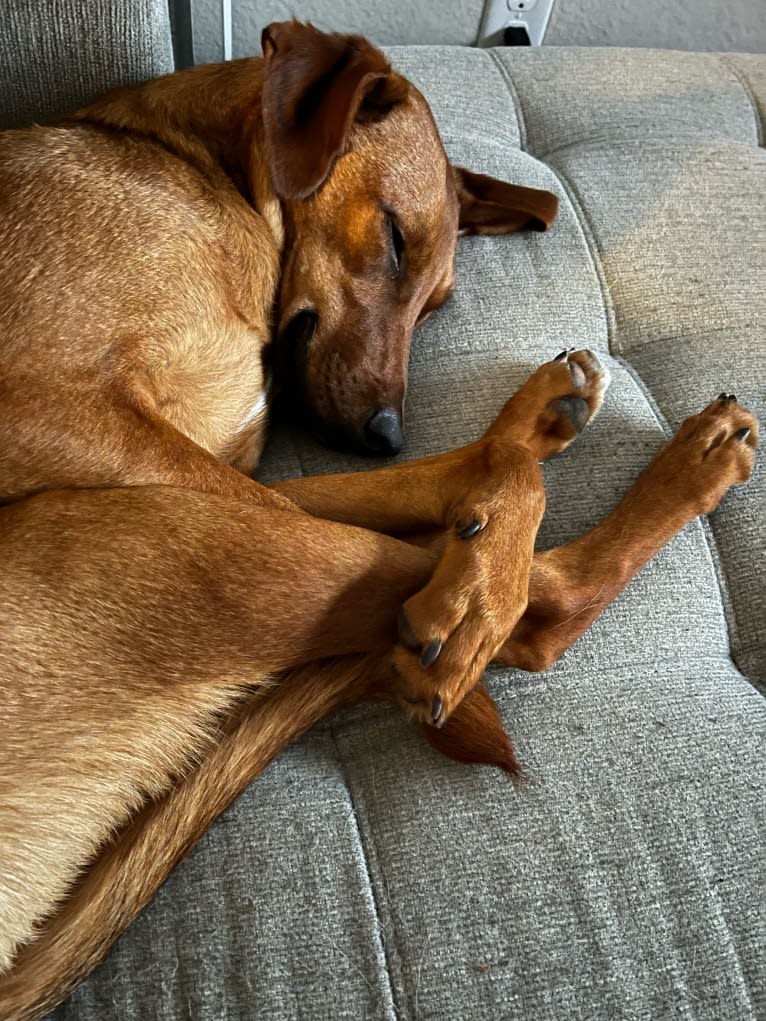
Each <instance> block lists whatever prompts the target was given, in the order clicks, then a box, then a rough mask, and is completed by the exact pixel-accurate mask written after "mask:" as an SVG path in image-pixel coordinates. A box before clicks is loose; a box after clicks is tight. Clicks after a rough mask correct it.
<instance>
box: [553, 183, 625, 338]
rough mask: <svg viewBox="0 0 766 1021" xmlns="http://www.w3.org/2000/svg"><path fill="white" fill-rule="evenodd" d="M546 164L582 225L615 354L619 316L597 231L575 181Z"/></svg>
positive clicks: (607, 336) (607, 330)
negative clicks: (586, 210) (575, 185)
mask: <svg viewBox="0 0 766 1021" xmlns="http://www.w3.org/2000/svg"><path fill="white" fill-rule="evenodd" d="M546 166H548V167H549V168H550V170H551V171H552V173H553V174H554V175H555V177H556V179H557V180H558V182H559V183H560V184H561V187H562V188H563V189H564V192H565V193H566V196H567V198H568V199H569V203H570V205H571V207H572V210H573V212H574V214H575V218H576V220H577V223H578V225H579V227H580V232H581V234H582V237H583V240H584V242H585V249H586V251H587V253H588V258H589V259H590V263H591V266H592V267H593V271H594V273H595V274H596V279H597V280H598V283H599V288H600V290H601V301H602V304H603V306H604V314H605V317H606V341H607V349H608V351H609V353H610V354H611V355H614V354H615V352H618V351H619V344H618V343H617V317H616V313H615V308H614V302H613V301H612V293H611V291H610V289H609V284H608V282H607V279H606V272H605V270H604V260H603V258H602V255H601V250H600V248H599V245H598V240H597V238H596V234H595V231H594V230H593V227H592V225H591V222H590V219H589V218H588V215H587V214H586V212H585V208H584V206H583V204H582V202H581V201H580V196H579V195H578V194H577V190H576V188H575V187H574V185H573V183H572V182H571V181H570V180H569V179H568V178H567V177H566V176H565V175H564V174H562V173H561V171H560V170H558V169H557V168H556V167H554V166H552V165H551V164H550V163H547V164H546Z"/></svg>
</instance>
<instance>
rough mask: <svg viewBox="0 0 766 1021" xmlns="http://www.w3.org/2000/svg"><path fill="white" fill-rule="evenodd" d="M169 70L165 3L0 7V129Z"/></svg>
mask: <svg viewBox="0 0 766 1021" xmlns="http://www.w3.org/2000/svg"><path fill="white" fill-rule="evenodd" d="M172 70H173V54H172V47H171V42H170V27H169V21H168V8H167V2H166V0H131V2H130V3H123V2H122V0H65V2H62V0H4V2H3V3H2V4H0V128H11V127H19V126H21V125H23V124H27V123H30V122H32V121H38V122H39V121H43V120H49V119H52V118H53V117H55V116H57V115H59V114H65V113H68V112H70V111H71V110H73V109H74V108H75V107H77V106H81V105H82V104H83V103H85V102H87V101H88V100H89V99H93V98H94V97H95V96H97V95H98V94H99V93H101V92H105V91H106V90H107V89H110V88H113V87H115V86H117V85H129V84H131V83H133V82H140V81H143V80H145V79H146V78H154V77H157V76H158V75H161V74H168V73H169V72H170V71H172Z"/></svg>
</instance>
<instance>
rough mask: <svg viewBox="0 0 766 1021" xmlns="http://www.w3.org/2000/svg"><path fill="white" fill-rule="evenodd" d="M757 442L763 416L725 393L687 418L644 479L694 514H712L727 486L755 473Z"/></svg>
mask: <svg viewBox="0 0 766 1021" xmlns="http://www.w3.org/2000/svg"><path fill="white" fill-rule="evenodd" d="M757 446H758V419H757V418H756V417H755V415H753V414H752V413H751V412H750V411H748V410H747V409H746V408H743V407H742V405H741V404H739V402H738V401H737V398H736V397H735V396H734V394H726V393H722V394H720V395H719V397H718V398H717V399H716V400H715V401H713V403H712V404H709V405H708V406H707V407H706V408H704V409H703V410H702V411H701V412H700V413H699V414H698V415H692V416H691V417H690V418H687V419H686V420H685V421H684V422H683V423H682V425H681V428H680V429H679V430H678V432H677V433H676V435H675V436H674V437H673V438H672V439H671V440H670V441H669V442H668V443H666V444H665V446H664V447H663V448H662V449H661V450H660V452H659V453H658V454H657V456H656V457H655V459H654V460H653V461H652V463H651V464H650V465H649V467H648V468H647V469H646V470H645V471H644V472H643V474H642V476H641V480H640V481H641V483H642V485H643V486H649V487H651V488H652V490H653V491H655V492H656V493H657V494H660V493H663V494H668V495H672V499H673V500H674V501H675V503H677V504H678V505H679V506H680V507H689V506H691V508H692V510H693V513H694V514H708V513H710V511H712V510H714V509H715V508H716V507H717V506H718V504H719V503H720V502H721V499H722V498H723V496H724V495H725V493H726V492H727V490H729V489H730V488H731V487H732V486H736V485H740V484H742V483H743V482H747V480H748V479H749V478H750V476H751V475H752V473H753V468H754V466H755V452H756V448H757Z"/></svg>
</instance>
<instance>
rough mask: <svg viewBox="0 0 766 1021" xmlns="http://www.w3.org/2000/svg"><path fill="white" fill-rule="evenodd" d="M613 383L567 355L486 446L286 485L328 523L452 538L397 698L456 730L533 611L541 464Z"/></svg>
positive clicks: (412, 604) (405, 658)
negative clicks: (463, 705)
mask: <svg viewBox="0 0 766 1021" xmlns="http://www.w3.org/2000/svg"><path fill="white" fill-rule="evenodd" d="M607 383H608V375H607V373H606V372H605V371H604V370H603V368H602V366H601V365H600V363H599V361H598V359H597V358H596V357H595V355H593V354H592V353H591V352H589V351H579V352H562V353H561V355H559V356H558V357H557V358H555V359H554V360H553V361H552V362H548V363H546V364H545V365H543V366H542V367H541V368H540V369H538V370H537V371H536V372H535V373H533V375H532V376H531V377H530V378H529V379H528V380H527V381H526V383H525V384H524V385H523V386H522V387H521V388H520V389H519V390H518V391H517V393H515V394H514V395H513V397H511V399H510V400H509V401H508V403H507V404H506V406H505V407H504V408H503V410H502V411H501V413H500V414H499V415H498V417H497V418H496V419H495V421H494V422H493V423H492V425H491V426H490V428H489V429H488V430H487V432H486V434H485V435H484V437H483V438H482V439H481V440H479V441H478V442H476V443H473V444H469V445H468V446H467V447H463V448H461V449H459V450H456V451H452V452H450V453H448V454H444V455H440V456H438V457H432V458H426V459H424V460H421V461H414V462H411V463H409V464H405V465H397V466H394V467H389V468H384V469H380V470H378V471H373V472H364V473H356V474H353V475H343V476H339V475H336V476H323V477H320V478H314V479H294V480H289V481H287V482H282V483H279V484H277V485H276V486H275V487H274V488H275V489H276V490H277V491H278V492H279V493H281V494H282V495H285V496H288V497H289V498H290V499H292V500H294V501H295V502H296V503H297V504H299V505H300V506H301V507H303V508H304V509H305V510H307V511H308V512H309V513H311V514H314V515H316V516H320V517H328V518H332V519H334V520H339V521H343V522H348V523H354V524H359V525H363V526H364V527H366V528H370V529H374V530H376V531H381V532H386V533H394V534H398V535H408V534H411V533H413V532H419V531H422V530H423V529H428V528H431V529H434V528H435V529H439V530H440V531H441V532H442V533H443V535H442V539H441V559H440V561H439V563H438V564H437V566H436V568H435V571H434V573H433V575H432V577H431V579H430V581H429V582H428V584H427V585H426V586H425V587H424V588H423V589H422V590H421V591H419V592H418V593H417V594H416V595H414V596H412V597H411V598H410V599H408V600H407V602H406V603H405V604H404V607H403V610H402V614H401V615H400V627H399V634H400V639H401V645H400V646H398V647H397V649H396V650H395V652H394V670H395V673H396V676H397V678H398V680H397V682H396V683H395V684H394V690H395V691H397V692H398V694H399V696H400V697H401V699H402V700H403V701H404V702H406V703H408V704H409V705H411V706H413V707H414V708H413V712H414V713H416V714H417V715H418V716H420V717H421V718H423V719H428V720H429V721H431V722H434V723H437V724H440V723H443V722H444V720H445V719H446V718H447V717H448V715H449V714H450V712H451V711H452V710H453V709H454V708H455V707H456V706H457V705H458V704H459V703H460V701H461V700H462V698H463V697H464V695H465V694H466V693H467V692H468V691H470V690H471V689H472V688H473V687H474V685H475V684H476V683H477V681H478V680H479V677H480V676H481V673H482V671H483V669H484V667H485V666H486V664H487V662H488V661H489V660H490V659H492V658H493V656H495V654H496V653H497V651H498V649H499V648H500V646H501V645H502V643H503V640H504V638H505V637H507V634H508V633H509V631H510V629H512V628H513V626H514V625H515V623H516V622H517V621H518V620H519V618H520V617H521V615H522V614H523V613H524V610H525V608H526V604H527V593H528V584H529V572H530V569H531V564H532V556H533V551H534V541H535V536H536V534H537V529H538V526H539V523H540V519H541V517H542V514H543V509H544V504H545V500H544V492H543V486H542V477H541V474H540V470H539V466H538V461H540V460H543V459H545V458H547V457H549V456H551V455H552V454H554V453H557V452H558V451H560V450H562V449H563V448H564V447H566V446H568V444H569V443H571V442H572V440H573V439H574V438H575V437H576V435H577V434H578V432H579V431H580V430H581V429H582V428H583V426H584V425H585V424H586V423H587V422H588V421H589V420H590V419H591V418H592V417H593V415H594V414H595V413H596V412H597V411H598V409H599V407H600V406H601V401H602V397H603V392H604V389H605V387H606V385H607ZM506 628H508V629H509V630H508V631H506V630H505V629H506Z"/></svg>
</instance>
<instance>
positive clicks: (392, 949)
mask: <svg viewBox="0 0 766 1021" xmlns="http://www.w3.org/2000/svg"><path fill="white" fill-rule="evenodd" d="M330 734H331V736H332V741H333V744H334V746H335V752H336V755H337V756H338V765H339V767H340V771H341V775H342V777H343V782H344V784H345V786H346V790H347V791H348V800H349V804H350V805H351V818H352V819H353V825H354V829H355V830H356V836H357V840H358V842H359V849H360V851H361V853H362V860H363V862H364V869H365V875H366V878H367V884H368V887H369V890H370V899H371V901H372V906H373V909H374V911H375V923H376V927H377V934H378V942H379V945H380V949H381V951H382V953H383V957H384V960H385V963H386V968H385V979H386V991H387V993H388V1007H389V1008H390V1012H391V1013H390V1016H391V1018H392V1019H397V1021H398V1019H401V1018H404V1017H405V1016H406V1017H409V1016H410V1015H409V1011H406V1012H405V1011H404V1010H402V1009H401V1008H402V1005H401V1004H399V1003H397V1000H396V996H395V993H394V984H393V982H392V974H394V973H396V974H397V975H398V976H399V980H400V982H401V978H402V955H401V952H400V950H399V947H398V945H397V943H396V938H395V937H394V940H393V944H392V943H391V941H389V940H387V939H386V938H385V928H384V925H383V920H382V917H381V905H380V903H379V897H378V894H377V891H376V885H375V882H374V878H373V869H372V867H371V857H375V856H374V855H372V856H371V855H370V853H369V851H368V848H367V844H366V843H365V840H364V836H363V832H362V827H361V825H360V822H359V812H358V810H357V805H356V799H355V798H354V792H353V789H352V787H351V784H350V783H349V777H348V771H347V769H346V760H345V758H344V755H343V752H342V751H341V747H340V743H339V741H338V735H337V732H336V729H335V727H334V726H333V727H331V728H330Z"/></svg>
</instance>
